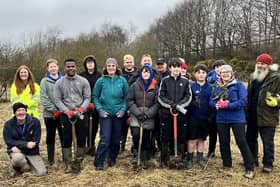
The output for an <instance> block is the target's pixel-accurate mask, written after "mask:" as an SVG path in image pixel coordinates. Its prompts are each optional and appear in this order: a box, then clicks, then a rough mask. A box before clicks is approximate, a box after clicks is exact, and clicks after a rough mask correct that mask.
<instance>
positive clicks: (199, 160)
mask: <svg viewBox="0 0 280 187" xmlns="http://www.w3.org/2000/svg"><path fill="white" fill-rule="evenodd" d="M197 163H198V165H199V166H200V168H201V169H204V168H205V166H206V163H205V162H204V160H203V153H202V152H197Z"/></svg>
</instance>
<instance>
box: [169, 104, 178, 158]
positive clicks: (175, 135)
mask: <svg viewBox="0 0 280 187" xmlns="http://www.w3.org/2000/svg"><path fill="white" fill-rule="evenodd" d="M170 113H171V114H172V116H173V136H174V153H175V156H178V144H177V116H178V113H177V112H176V113H175V112H173V111H172V108H170Z"/></svg>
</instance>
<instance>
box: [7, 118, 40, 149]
mask: <svg viewBox="0 0 280 187" xmlns="http://www.w3.org/2000/svg"><path fill="white" fill-rule="evenodd" d="M25 121H26V122H25V130H24V133H23V132H22V131H23V130H22V128H21V126H20V125H18V124H17V118H16V117H15V116H14V117H13V118H12V119H10V120H8V121H6V122H5V124H4V129H3V137H4V141H5V143H6V144H7V152H8V153H10V152H11V148H12V147H14V146H16V147H17V148H19V149H20V150H21V152H22V153H24V154H26V155H38V154H39V143H40V140H41V125H40V121H39V120H38V119H37V118H33V117H32V116H30V115H29V114H26V118H25ZM30 141H33V142H36V146H35V147H34V148H33V149H28V148H27V147H26V145H27V142H30Z"/></svg>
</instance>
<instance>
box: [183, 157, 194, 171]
mask: <svg viewBox="0 0 280 187" xmlns="http://www.w3.org/2000/svg"><path fill="white" fill-rule="evenodd" d="M184 167H185V168H186V169H191V168H192V167H193V153H188V155H187V157H186V159H185V160H184Z"/></svg>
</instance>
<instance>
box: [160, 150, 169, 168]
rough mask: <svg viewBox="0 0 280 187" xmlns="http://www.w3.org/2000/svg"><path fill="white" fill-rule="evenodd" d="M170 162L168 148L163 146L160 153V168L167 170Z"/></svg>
mask: <svg viewBox="0 0 280 187" xmlns="http://www.w3.org/2000/svg"><path fill="white" fill-rule="evenodd" d="M167 161H168V147H167V146H166V145H165V146H164V145H163V146H162V147H161V152H160V168H166V167H167V166H168V165H167Z"/></svg>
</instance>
